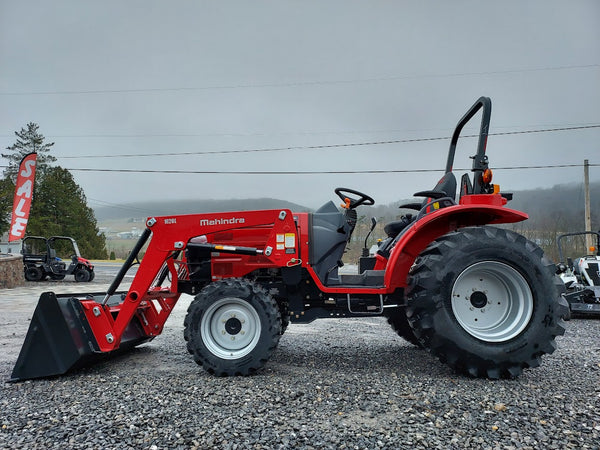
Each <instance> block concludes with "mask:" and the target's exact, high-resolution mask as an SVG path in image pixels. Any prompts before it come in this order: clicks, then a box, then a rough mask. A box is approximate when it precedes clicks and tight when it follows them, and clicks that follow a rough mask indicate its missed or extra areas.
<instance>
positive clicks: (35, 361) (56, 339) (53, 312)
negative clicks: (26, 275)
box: [9, 292, 153, 381]
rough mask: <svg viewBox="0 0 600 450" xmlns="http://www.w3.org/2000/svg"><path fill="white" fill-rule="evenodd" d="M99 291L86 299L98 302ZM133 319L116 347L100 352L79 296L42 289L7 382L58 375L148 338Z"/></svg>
mask: <svg viewBox="0 0 600 450" xmlns="http://www.w3.org/2000/svg"><path fill="white" fill-rule="evenodd" d="M102 298H103V294H97V295H96V294H90V295H87V296H86V297H85V299H86V300H91V299H93V300H96V301H97V302H98V303H100V302H101V301H102ZM122 299H123V297H122V296H121V295H119V294H117V295H113V296H111V297H110V300H109V302H108V304H109V306H113V307H115V308H118V305H119V303H120V302H122ZM152 338H153V337H149V336H147V335H146V334H145V333H144V330H143V328H142V327H141V325H140V323H139V321H138V320H137V319H136V318H134V319H133V320H132V321H131V323H130V324H129V326H128V328H127V329H126V331H125V333H124V334H123V337H122V340H121V344H120V346H119V348H118V350H115V351H112V352H109V353H107V352H102V351H100V348H99V346H98V342H97V341H96V338H95V337H94V334H93V332H92V329H91V327H90V324H89V323H88V321H87V319H86V316H85V314H84V310H83V307H82V305H81V302H80V299H79V298H77V297H74V296H73V294H66V295H56V294H55V293H54V292H45V293H43V294H42V295H41V297H40V300H39V302H38V305H37V307H36V309H35V312H34V314H33V317H32V319H31V323H30V325H29V330H28V331H27V336H26V337H25V342H24V343H23V347H22V348H21V352H20V354H19V357H18V359H17V362H16V363H15V367H14V369H13V372H12V375H11V378H10V380H9V381H23V380H28V379H32V378H43V377H51V376H55V375H62V374H64V373H66V372H68V371H69V370H72V369H77V368H80V367H83V366H86V365H88V364H91V363H93V362H96V361H97V360H99V359H102V358H105V357H106V355H108V354H114V353H115V352H117V351H118V352H121V351H123V350H127V349H130V348H132V347H135V346H136V345H139V344H142V343H144V342H147V341H149V340H151V339H152Z"/></svg>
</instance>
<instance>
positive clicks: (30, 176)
mask: <svg viewBox="0 0 600 450" xmlns="http://www.w3.org/2000/svg"><path fill="white" fill-rule="evenodd" d="M36 158H37V153H35V152H33V153H29V154H28V155H25V156H24V157H23V159H22V160H21V163H20V164H19V173H18V175H17V185H16V186H15V197H14V200H13V210H12V219H11V223H10V230H9V232H8V242H12V241H17V240H19V239H22V238H23V236H25V229H26V228H27V221H28V220H29V210H30V209H31V199H32V197H33V186H34V181H35V165H36Z"/></svg>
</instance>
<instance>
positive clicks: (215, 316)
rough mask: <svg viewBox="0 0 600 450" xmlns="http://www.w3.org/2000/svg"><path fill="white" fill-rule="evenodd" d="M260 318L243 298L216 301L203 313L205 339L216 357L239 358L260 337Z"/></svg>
mask: <svg viewBox="0 0 600 450" xmlns="http://www.w3.org/2000/svg"><path fill="white" fill-rule="evenodd" d="M260 332H261V325H260V318H259V317H258V313H257V312H256V310H255V309H254V308H253V307H252V306H251V305H250V304H249V303H248V302H245V301H244V300H241V299H239V298H234V297H228V298H223V299H220V300H217V301H216V302H215V303H213V304H212V305H210V307H209V308H208V309H207V310H206V313H204V315H203V316H202V322H201V324H200V333H201V336H202V342H204V345H205V346H206V348H207V349H208V350H209V351H210V352H211V353H212V354H213V355H215V356H218V357H219V358H223V359H238V358H242V357H244V356H246V355H247V354H248V353H250V352H251V351H252V350H253V349H254V348H255V347H256V344H257V343H258V340H259V338H260Z"/></svg>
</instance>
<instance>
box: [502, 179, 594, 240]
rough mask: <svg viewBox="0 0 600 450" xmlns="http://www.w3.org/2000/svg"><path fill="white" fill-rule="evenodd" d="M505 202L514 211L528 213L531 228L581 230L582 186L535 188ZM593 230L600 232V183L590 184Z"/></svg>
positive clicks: (517, 193)
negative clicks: (550, 225) (550, 226)
mask: <svg viewBox="0 0 600 450" xmlns="http://www.w3.org/2000/svg"><path fill="white" fill-rule="evenodd" d="M514 194H515V195H514V199H513V200H512V201H511V202H509V203H508V206H509V207H510V208H513V209H518V210H520V211H524V212H526V213H527V214H529V217H530V219H529V220H528V222H529V227H530V228H539V227H544V226H547V225H548V224H553V226H554V227H556V228H557V229H559V230H564V231H581V230H583V229H584V208H585V203H584V202H585V196H584V191H583V184H561V185H556V186H553V187H551V188H548V189H534V190H528V191H519V192H515V193H514ZM590 204H591V213H592V214H591V216H592V228H593V229H594V230H598V229H600V183H591V184H590Z"/></svg>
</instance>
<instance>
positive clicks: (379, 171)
mask: <svg viewBox="0 0 600 450" xmlns="http://www.w3.org/2000/svg"><path fill="white" fill-rule="evenodd" d="M588 165H589V167H600V164H588ZM0 167H2V168H6V167H8V166H0ZM574 167H583V164H547V165H537V166H506V167H494V166H492V167H491V168H492V169H493V170H528V169H564V168H574ZM65 169H66V170H70V171H75V172H115V173H156V174H194V175H335V174H342V175H351V174H356V175H360V174H386V173H427V172H444V170H445V169H441V168H440V169H387V170H382V169H373V170H307V171H298V170H289V171H281V170H255V171H251V170H180V169H173V170H167V169H98V168H87V167H72V168H65ZM466 170H470V169H468V168H455V169H454V170H453V171H454V172H459V171H466ZM90 200H93V199H90ZM98 201H100V200H98Z"/></svg>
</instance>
